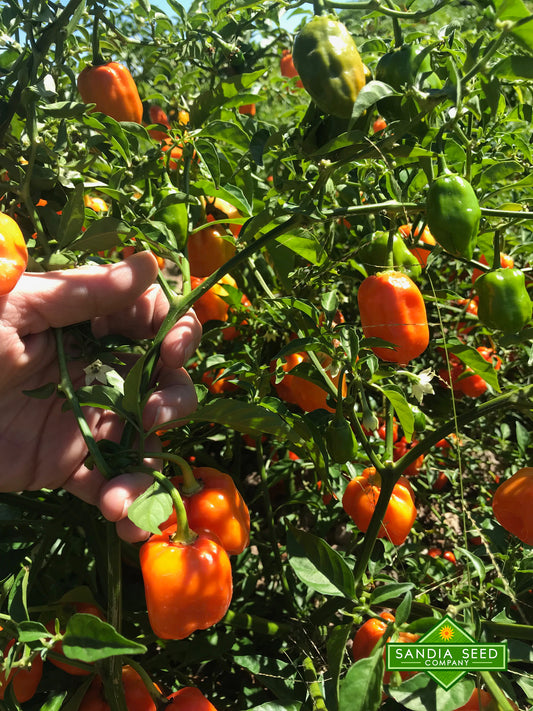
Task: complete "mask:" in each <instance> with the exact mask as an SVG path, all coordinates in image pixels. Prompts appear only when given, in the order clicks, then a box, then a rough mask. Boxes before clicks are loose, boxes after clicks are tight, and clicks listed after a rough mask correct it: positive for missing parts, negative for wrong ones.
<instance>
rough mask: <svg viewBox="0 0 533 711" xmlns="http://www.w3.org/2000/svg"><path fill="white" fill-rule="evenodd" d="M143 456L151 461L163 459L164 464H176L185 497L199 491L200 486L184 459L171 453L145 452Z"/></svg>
mask: <svg viewBox="0 0 533 711" xmlns="http://www.w3.org/2000/svg"><path fill="white" fill-rule="evenodd" d="M144 456H145V457H151V458H153V459H163V460H164V461H165V462H172V464H177V465H178V467H179V469H180V471H181V475H182V476H183V486H182V491H183V493H184V494H185V495H186V496H190V495H191V494H195V493H196V492H197V491H200V490H201V488H202V485H201V484H200V483H199V482H198V480H197V479H196V477H195V476H194V474H193V471H192V469H191V467H190V466H189V464H188V463H187V462H186V461H185V459H183V457H180V456H179V455H178V454H172V453H171V452H145V454H144ZM165 478H166V477H165Z"/></svg>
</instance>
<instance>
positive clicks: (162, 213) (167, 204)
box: [153, 185, 189, 250]
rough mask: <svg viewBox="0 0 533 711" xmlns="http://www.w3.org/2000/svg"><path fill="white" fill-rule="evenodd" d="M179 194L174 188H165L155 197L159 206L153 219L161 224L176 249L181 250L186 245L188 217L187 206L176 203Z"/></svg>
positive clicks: (182, 203)
mask: <svg viewBox="0 0 533 711" xmlns="http://www.w3.org/2000/svg"><path fill="white" fill-rule="evenodd" d="M178 195H179V192H178V191H177V190H176V188H175V187H174V186H168V185H167V186H165V187H163V188H162V189H161V190H159V191H158V193H157V195H156V200H157V202H160V203H161V205H160V207H159V208H158V209H157V211H156V213H155V215H154V217H153V219H154V220H157V221H158V222H163V223H164V224H165V225H166V226H167V227H168V229H169V230H170V231H171V232H172V234H173V235H174V237H175V239H176V247H177V248H178V249H179V250H183V249H184V247H185V244H186V243H187V236H188V229H189V215H188V211H187V204H186V203H184V202H177V200H178V199H179V198H178V197H177V196H178Z"/></svg>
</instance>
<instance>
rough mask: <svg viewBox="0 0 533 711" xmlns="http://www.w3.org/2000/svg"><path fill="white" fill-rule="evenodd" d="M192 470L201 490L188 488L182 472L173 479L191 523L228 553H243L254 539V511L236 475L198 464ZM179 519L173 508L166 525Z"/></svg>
mask: <svg viewBox="0 0 533 711" xmlns="http://www.w3.org/2000/svg"><path fill="white" fill-rule="evenodd" d="M192 473H193V474H194V477H195V479H196V481H197V484H198V490H197V491H192V492H187V491H185V490H184V488H183V477H182V476H181V475H180V476H176V477H173V478H172V480H171V481H172V483H173V484H174V486H175V487H176V488H178V489H179V491H180V494H181V497H182V499H183V504H184V505H185V511H186V512H187V521H188V522H189V526H190V527H191V528H192V530H193V531H195V532H196V533H204V534H205V535H206V536H209V537H211V538H213V539H214V540H215V541H216V542H217V543H220V545H221V546H222V547H223V548H224V549H225V551H226V553H228V555H237V554H238V553H242V552H243V550H244V549H245V548H246V546H247V545H248V543H249V541H250V512H249V511H248V507H247V506H246V503H245V502H244V499H243V498H242V496H241V494H240V493H239V491H238V489H237V487H236V486H235V484H234V482H233V479H232V478H231V476H230V475H229V474H225V473H224V472H221V471H219V470H218V469H214V468H212V467H195V468H193V470H192ZM175 520H176V513H175V512H173V514H171V516H170V518H169V519H168V521H167V522H166V523H165V524H163V526H164V528H167V527H168V526H169V525H170V524H172V523H174V522H175Z"/></svg>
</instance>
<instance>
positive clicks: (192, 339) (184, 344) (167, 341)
mask: <svg viewBox="0 0 533 711" xmlns="http://www.w3.org/2000/svg"><path fill="white" fill-rule="evenodd" d="M201 337H202V326H201V324H200V321H198V318H197V316H196V314H195V313H194V311H193V310H192V309H191V310H190V311H188V312H187V313H186V314H185V316H182V317H181V318H180V320H179V321H178V322H177V323H176V325H175V326H173V328H171V330H170V331H169V332H168V333H167V335H166V336H165V338H164V340H163V343H162V344H161V360H162V362H163V364H164V365H166V366H167V367H169V368H181V367H182V366H183V365H185V363H186V362H187V361H188V360H189V358H190V357H191V356H192V355H193V353H194V352H195V350H196V349H197V348H198V346H199V344H200V339H201Z"/></svg>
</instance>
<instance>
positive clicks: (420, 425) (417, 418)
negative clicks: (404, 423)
mask: <svg viewBox="0 0 533 711" xmlns="http://www.w3.org/2000/svg"><path fill="white" fill-rule="evenodd" d="M411 413H412V415H413V420H414V421H413V430H414V431H415V432H417V433H418V432H423V431H424V430H425V429H426V416H425V414H424V413H423V412H422V410H421V409H420V408H419V407H417V406H416V405H412V406H411Z"/></svg>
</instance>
